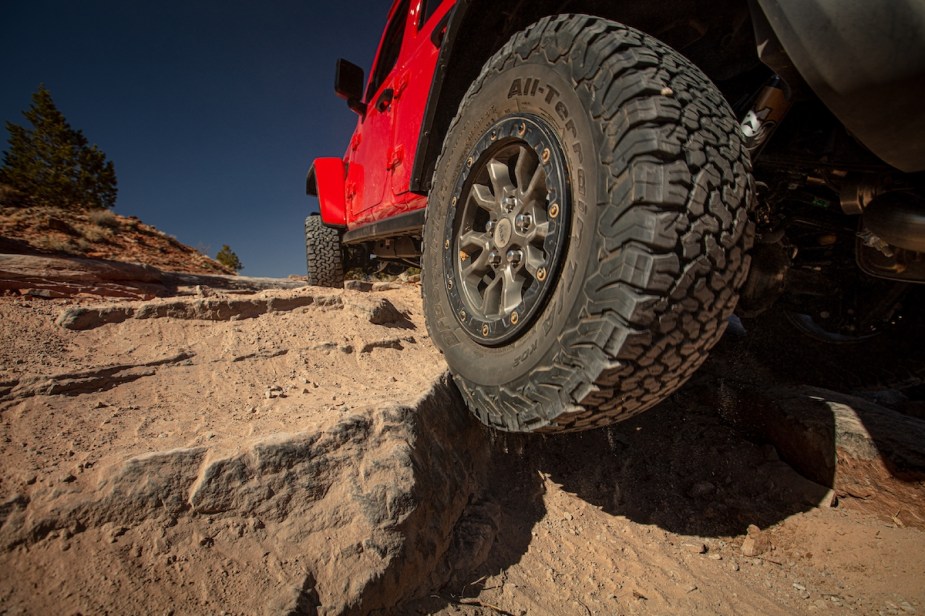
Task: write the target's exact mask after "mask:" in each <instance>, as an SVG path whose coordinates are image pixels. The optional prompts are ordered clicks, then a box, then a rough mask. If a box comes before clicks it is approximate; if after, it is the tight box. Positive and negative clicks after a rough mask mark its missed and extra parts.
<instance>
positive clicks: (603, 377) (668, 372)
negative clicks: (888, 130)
mask: <svg viewBox="0 0 925 616" xmlns="http://www.w3.org/2000/svg"><path fill="white" fill-rule="evenodd" d="M752 186H753V182H752V177H751V168H750V162H749V158H748V154H747V152H746V151H745V149H744V148H743V144H742V140H741V138H740V134H739V130H738V123H737V122H736V120H735V117H734V116H733V114H732V111H731V110H730V108H729V106H728V104H727V103H726V101H725V100H724V98H723V96H722V95H721V94H720V92H719V91H718V90H717V88H716V87H715V86H714V85H713V84H712V83H711V82H710V80H709V79H708V78H707V77H706V76H705V75H704V74H703V73H702V72H701V71H700V70H699V69H697V67H695V66H694V65H693V64H691V63H690V62H689V61H688V60H686V59H685V58H684V57H682V56H681V55H680V54H678V53H677V52H676V51H674V50H672V49H670V48H669V47H667V46H666V45H664V44H663V43H661V42H659V41H657V40H655V39H653V38H651V37H649V36H647V35H645V34H643V33H641V32H639V31H637V30H634V29H632V28H629V27H627V26H624V25H621V24H618V23H614V22H612V21H607V20H604V19H599V18H595V17H588V16H583V15H568V16H558V17H554V18H545V19H543V20H541V21H539V22H537V23H536V24H534V25H533V26H531V27H529V28H527V29H526V30H525V31H523V32H520V33H518V34H516V35H515V36H514V37H513V38H512V39H511V40H510V41H509V42H508V43H507V44H506V45H505V46H504V47H503V48H502V49H501V50H499V51H498V53H496V54H495V55H494V56H493V57H492V58H491V59H490V60H489V61H488V63H487V64H486V65H485V67H484V68H483V69H482V72H481V74H480V75H479V77H478V79H477V80H476V81H475V82H474V83H473V84H472V85H471V87H470V88H469V90H468V92H467V93H466V95H465V97H464V99H463V101H462V103H461V104H460V107H459V111H458V113H457V115H456V117H455V119H454V120H453V122H452V124H451V125H450V128H449V131H448V133H447V135H446V138H445V140H444V145H443V151H442V153H441V155H440V158H439V160H438V162H437V165H436V170H435V173H434V180H433V188H432V191H431V193H430V196H429V203H428V210H427V221H426V224H425V228H424V258H423V259H424V260H423V268H422V269H423V289H422V293H423V299H424V310H425V316H426V319H427V326H428V330H429V332H430V334H431V336H432V338H433V340H434V342H435V343H436V344H437V346H438V347H439V348H440V349H441V350H442V351H443V353H444V355H445V357H446V360H447V363H448V364H449V367H450V369H451V371H452V373H453V375H454V378H455V380H456V383H457V384H458V386H459V389H460V390H461V392H462V393H463V396H464V398H465V399H466V401H467V403H468V405H469V407H470V408H471V409H472V411H473V412H474V413H475V414H476V415H477V416H478V417H479V419H481V420H482V421H483V422H484V423H486V424H488V425H489V426H493V427H496V428H499V429H501V430H507V431H525V432H526V431H573V430H584V429H589V428H593V427H597V426H601V425H605V424H608V423H612V422H615V421H618V420H622V419H625V418H627V417H630V416H631V415H633V414H635V413H638V412H640V411H642V410H644V409H647V408H649V407H651V406H653V405H654V404H656V403H657V402H659V401H660V400H663V399H664V398H665V397H666V396H668V395H669V394H670V393H671V392H673V391H674V390H675V389H677V388H678V387H679V386H680V385H681V384H682V383H684V382H685V381H686V380H687V379H688V378H689V377H690V376H691V375H692V374H693V372H694V371H695V370H696V369H697V368H698V367H699V366H700V364H701V363H703V361H704V359H705V358H706V356H707V352H708V351H709V349H710V348H711V347H712V346H713V345H714V344H715V343H716V342H717V340H718V339H719V337H720V336H721V334H722V332H723V330H724V329H725V327H726V320H727V318H728V317H729V316H730V314H731V313H732V311H733V308H734V307H735V303H736V299H737V289H738V287H739V286H741V284H742V282H743V280H744V278H745V275H746V273H747V270H748V257H747V255H746V251H747V249H748V248H749V246H750V244H751V240H752V236H753V227H752V225H751V223H750V222H749V219H748V216H747V212H748V209H749V206H750V204H751V201H752V198H753V188H752Z"/></svg>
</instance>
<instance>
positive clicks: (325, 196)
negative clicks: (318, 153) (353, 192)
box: [305, 158, 347, 228]
mask: <svg viewBox="0 0 925 616" xmlns="http://www.w3.org/2000/svg"><path fill="white" fill-rule="evenodd" d="M346 178H347V168H346V165H344V161H343V160H341V159H340V158H316V159H315V161H314V162H313V163H312V166H311V167H310V168H309V170H308V175H307V176H306V177H305V192H306V193H307V194H309V195H312V196H315V197H318V206H319V209H320V210H321V220H322V222H324V224H326V225H328V226H331V227H338V228H344V227H346V226H347V203H346V198H345V197H346V195H345V192H344V191H345V181H346Z"/></svg>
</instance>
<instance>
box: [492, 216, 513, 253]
mask: <svg viewBox="0 0 925 616" xmlns="http://www.w3.org/2000/svg"><path fill="white" fill-rule="evenodd" d="M513 235H514V226H513V225H512V224H511V221H510V220H508V219H507V218H502V219H501V220H499V221H498V223H497V225H495V246H497V247H498V248H507V245H508V244H509V243H510V242H511V236H513Z"/></svg>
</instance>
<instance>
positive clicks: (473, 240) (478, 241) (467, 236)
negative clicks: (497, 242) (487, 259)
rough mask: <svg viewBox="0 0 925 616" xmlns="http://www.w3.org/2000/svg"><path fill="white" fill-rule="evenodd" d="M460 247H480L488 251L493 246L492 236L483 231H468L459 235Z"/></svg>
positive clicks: (483, 250)
mask: <svg viewBox="0 0 925 616" xmlns="http://www.w3.org/2000/svg"><path fill="white" fill-rule="evenodd" d="M459 247H460V248H478V249H480V250H481V251H482V252H486V251H488V250H489V249H490V248H491V236H490V235H489V234H488V233H485V232H482V231H466V232H465V233H463V234H462V235H460V236H459Z"/></svg>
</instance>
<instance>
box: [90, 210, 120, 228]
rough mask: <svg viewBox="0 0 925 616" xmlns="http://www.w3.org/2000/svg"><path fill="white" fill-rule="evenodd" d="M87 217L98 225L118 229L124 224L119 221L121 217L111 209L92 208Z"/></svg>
mask: <svg viewBox="0 0 925 616" xmlns="http://www.w3.org/2000/svg"><path fill="white" fill-rule="evenodd" d="M87 218H89V219H90V222H92V223H93V224H95V225H96V226H98V227H106V228H108V229H118V228H119V227H120V226H122V225H121V223H120V222H119V218H118V217H117V216H116V215H115V214H113V213H112V212H111V211H110V210H92V211H91V212H90V213H89V214H88V215H87Z"/></svg>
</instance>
